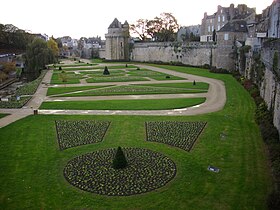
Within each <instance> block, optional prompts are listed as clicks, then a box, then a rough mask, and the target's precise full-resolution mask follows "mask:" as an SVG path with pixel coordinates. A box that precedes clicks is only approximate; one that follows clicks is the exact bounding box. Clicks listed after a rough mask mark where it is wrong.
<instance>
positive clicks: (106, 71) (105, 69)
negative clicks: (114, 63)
mask: <svg viewBox="0 0 280 210" xmlns="http://www.w3.org/2000/svg"><path fill="white" fill-rule="evenodd" d="M103 75H110V72H109V70H108V67H107V66H105V68H104V71H103Z"/></svg>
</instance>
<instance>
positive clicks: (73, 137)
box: [55, 120, 110, 150]
mask: <svg viewBox="0 0 280 210" xmlns="http://www.w3.org/2000/svg"><path fill="white" fill-rule="evenodd" d="M55 124H56V132H57V138H58V144H59V148H60V150H64V149H67V148H71V147H76V146H80V145H85V144H92V143H98V142H101V141H102V140H103V137H104V135H105V133H106V131H107V129H108V127H109V125H110V122H109V121H93V120H75V121H74V120H56V121H55Z"/></svg>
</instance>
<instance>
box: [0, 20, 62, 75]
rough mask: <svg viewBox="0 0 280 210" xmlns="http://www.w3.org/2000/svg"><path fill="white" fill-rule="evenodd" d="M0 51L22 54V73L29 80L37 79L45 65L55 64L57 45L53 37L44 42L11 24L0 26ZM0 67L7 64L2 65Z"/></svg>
mask: <svg viewBox="0 0 280 210" xmlns="http://www.w3.org/2000/svg"><path fill="white" fill-rule="evenodd" d="M0 49H1V52H0V53H4V52H13V53H22V54H23V56H22V57H23V59H24V63H25V65H24V72H23V73H25V74H26V75H28V78H29V79H35V78H37V77H38V76H39V75H40V73H41V70H42V69H44V68H45V66H46V65H47V64H50V63H56V62H57V61H58V55H59V48H58V43H57V42H56V40H55V39H54V38H53V37H52V38H50V39H49V40H48V41H46V40H44V39H42V38H39V37H38V36H37V35H36V34H31V33H28V32H26V31H24V30H22V29H19V28H17V27H16V26H14V25H12V24H6V25H4V24H0ZM2 66H4V67H5V66H7V64H5V63H2ZM3 73H5V71H4V72H2V74H3ZM3 77H5V76H4V75H3Z"/></svg>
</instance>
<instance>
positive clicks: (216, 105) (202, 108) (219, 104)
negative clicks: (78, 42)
mask: <svg viewBox="0 0 280 210" xmlns="http://www.w3.org/2000/svg"><path fill="white" fill-rule="evenodd" d="M101 65H102V66H104V64H101ZM111 65H113V64H111ZM115 65H122V64H115ZM137 66H139V67H140V68H147V69H150V70H153V71H157V72H161V73H165V74H170V75H174V76H178V77H181V78H184V79H185V80H172V81H139V82H118V83H117V82H110V83H87V84H72V85H62V86H63V87H65V86H66V87H67V86H69V87H70V86H72V87H73V86H85V85H88V86H96V85H101V86H102V85H117V84H118V85H129V84H149V83H175V82H187V81H189V82H193V81H194V80H195V81H196V82H205V83H208V84H209V90H208V92H207V93H198V94H159V95H125V96H93V97H63V98H59V97H56V98H55V99H52V98H50V97H47V96H46V94H47V87H54V86H55V87H58V86H60V85H49V86H46V85H45V84H43V83H48V84H49V83H50V80H51V76H52V71H49V72H47V74H46V75H45V77H44V79H43V81H42V84H40V86H39V88H38V90H37V91H36V93H35V94H34V96H33V97H32V99H31V100H30V101H29V103H28V104H27V105H26V106H25V107H23V108H22V109H0V113H8V114H10V115H9V116H6V117H4V118H1V119H0V127H4V126H6V125H8V124H10V123H12V122H15V121H17V120H19V119H21V118H24V117H26V116H28V115H31V114H33V110H34V109H38V108H39V107H40V105H41V103H42V102H43V101H50V100H64V101H65V100H69V101H73V100H80V101H82V100H87V101H89V100H120V99H124V100H126V99H161V98H165V99H166V98H170V99H172V98H195V97H206V101H205V102H204V103H203V104H200V105H197V106H194V107H189V108H184V109H174V110H155V111H152V110H143V111H141V110H135V111H133V110H120V111H115V110H114V111H113V110H39V114H66V115H75V114H78V115H79V114H81V115H83V114H92V115H166V116H178V115H185V116H188V115H198V114H205V113H210V112H216V111H219V110H221V109H223V107H224V105H225V103H226V89H225V86H224V83H223V82H222V81H220V80H216V79H211V78H206V77H200V76H195V75H190V74H185V73H180V72H175V71H171V70H167V69H162V68H158V67H153V66H147V65H137Z"/></svg>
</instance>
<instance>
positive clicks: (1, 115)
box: [0, 113, 8, 118]
mask: <svg viewBox="0 0 280 210" xmlns="http://www.w3.org/2000/svg"><path fill="white" fill-rule="evenodd" d="M7 115H8V114H2V113H0V118H3V117H6V116H7Z"/></svg>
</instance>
